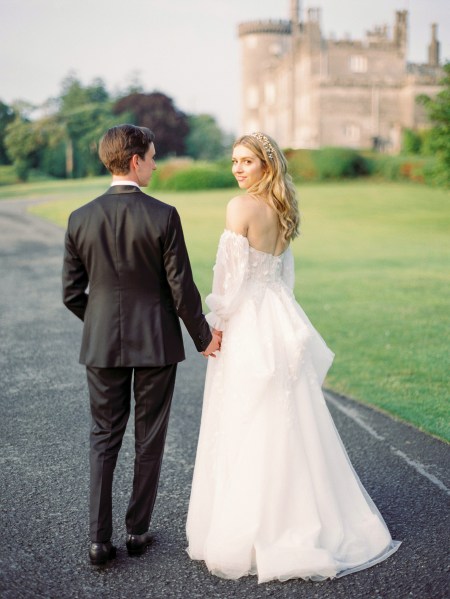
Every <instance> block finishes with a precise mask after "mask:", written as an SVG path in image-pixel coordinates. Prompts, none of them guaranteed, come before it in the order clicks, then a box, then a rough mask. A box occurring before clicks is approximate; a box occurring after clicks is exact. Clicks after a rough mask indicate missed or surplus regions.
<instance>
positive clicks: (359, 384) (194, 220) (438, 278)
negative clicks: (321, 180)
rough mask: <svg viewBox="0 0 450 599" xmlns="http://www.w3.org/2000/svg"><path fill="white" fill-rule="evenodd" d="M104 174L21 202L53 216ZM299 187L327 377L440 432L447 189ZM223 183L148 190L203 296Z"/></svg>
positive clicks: (219, 223)
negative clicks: (163, 206)
mask: <svg viewBox="0 0 450 599" xmlns="http://www.w3.org/2000/svg"><path fill="white" fill-rule="evenodd" d="M104 181H105V180H104V179H101V180H91V182H90V183H89V182H83V183H82V184H81V185H80V183H78V185H79V189H78V193H75V191H76V185H75V182H70V183H71V184H74V187H70V189H69V192H70V193H69V194H67V197H68V199H67V201H63V202H61V201H59V202H51V203H48V204H44V205H39V206H34V207H32V211H33V212H34V213H35V214H38V215H40V216H43V217H45V218H50V219H52V220H55V221H56V222H58V223H59V224H60V225H61V226H64V225H65V223H66V220H67V215H68V213H69V212H70V211H71V210H72V209H74V208H75V207H76V206H77V205H79V204H80V203H82V202H83V201H85V200H86V199H88V198H90V197H92V194H91V195H90V196H89V195H88V193H90V192H91V190H92V191H93V190H94V188H95V189H96V186H98V185H100V184H103V183H104ZM60 185H61V184H60ZM61 193H64V195H66V193H65V192H64V186H63V185H62V187H61ZM299 193H300V205H301V210H302V217H303V224H302V236H301V237H300V238H299V239H298V240H296V241H295V242H294V244H293V249H294V254H295V257H296V289H295V291H296V296H297V299H298V300H299V302H300V303H301V304H302V306H303V308H304V309H305V311H306V312H307V314H308V315H309V317H310V318H311V320H312V322H313V324H314V325H315V326H316V328H317V329H318V330H319V331H320V333H321V334H322V335H323V337H324V338H325V339H326V341H327V343H328V345H329V346H330V347H331V348H332V349H333V351H335V353H336V359H335V363H334V365H333V368H332V369H331V371H330V374H329V376H328V379H327V386H328V387H329V388H332V389H334V390H335V391H337V392H340V393H343V394H346V395H348V396H350V397H353V398H355V399H358V400H360V401H362V402H366V403H370V404H372V405H375V406H377V407H379V408H381V409H383V410H386V411H388V412H390V413H391V414H393V415H395V416H397V417H399V418H401V419H403V420H406V421H408V422H411V423H412V424H414V425H415V426H417V427H419V428H421V429H423V430H426V431H428V432H430V433H432V434H434V435H437V436H439V437H441V438H443V439H446V440H448V441H450V426H449V395H448V390H447V383H448V372H449V360H448V339H449V332H450V331H449V329H450V326H449V325H450V317H449V299H448V298H449V291H450V289H449V282H450V273H449V264H450V236H449V231H450V196H449V194H448V193H447V192H445V191H442V190H437V189H431V188H429V187H426V186H421V185H412V184H396V183H373V182H350V183H328V184H308V185H302V186H301V187H300V188H299ZM232 194H233V191H232V190H231V191H230V190H227V191H207V192H191V193H174V192H172V193H171V192H164V193H158V194H157V195H158V197H159V198H160V199H162V200H164V201H167V202H168V203H171V204H174V205H176V206H177V208H178V209H179V212H180V214H181V217H182V221H183V225H184V230H185V235H186V239H187V243H188V247H189V251H190V255H191V260H192V264H193V269H194V274H195V278H196V281H197V284H198V286H199V288H200V290H201V293H202V295H203V297H205V295H206V294H207V293H208V292H209V289H210V286H211V279H212V266H213V262H214V258H215V252H216V245H217V240H218V238H219V235H220V234H221V232H222V230H223V223H224V213H225V206H226V203H227V201H228V199H229V198H230V196H231V195H232ZM75 196H76V199H75Z"/></svg>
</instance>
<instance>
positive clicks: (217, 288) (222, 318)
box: [205, 230, 249, 331]
mask: <svg viewBox="0 0 450 599" xmlns="http://www.w3.org/2000/svg"><path fill="white" fill-rule="evenodd" d="M248 261H249V244H248V240H247V238H246V237H244V236H243V235H239V234H238V233H234V232H233V231H229V230H225V231H224V232H223V233H222V236H221V237H220V240H219V247H218V250H217V256H216V263H215V266H214V277H213V285H212V293H210V294H209V295H208V296H207V297H206V299H205V302H206V305H207V306H208V308H209V309H210V310H211V312H209V313H208V314H207V315H206V320H207V321H208V323H209V324H210V325H211V326H212V327H214V328H215V329H217V330H219V331H223V330H224V329H225V328H226V323H227V320H228V319H229V318H230V316H231V315H232V314H233V312H235V310H236V309H237V307H238V306H239V302H240V299H241V296H242V290H243V288H244V284H245V281H246V278H247V272H248Z"/></svg>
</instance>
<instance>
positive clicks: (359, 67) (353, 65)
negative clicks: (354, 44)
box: [350, 55, 367, 73]
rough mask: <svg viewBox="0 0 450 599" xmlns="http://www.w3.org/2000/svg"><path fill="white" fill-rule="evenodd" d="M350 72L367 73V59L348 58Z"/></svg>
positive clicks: (363, 57)
mask: <svg viewBox="0 0 450 599" xmlns="http://www.w3.org/2000/svg"><path fill="white" fill-rule="evenodd" d="M350 70H351V71H352V73H367V58H366V57H365V56H359V55H354V56H350Z"/></svg>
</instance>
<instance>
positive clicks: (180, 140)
mask: <svg viewBox="0 0 450 599" xmlns="http://www.w3.org/2000/svg"><path fill="white" fill-rule="evenodd" d="M113 112H114V114H120V113H129V114H130V115H132V122H133V123H134V124H135V125H139V126H141V127H148V128H149V129H151V130H152V131H153V132H154V134H155V138H156V139H155V146H156V152H157V155H158V156H159V157H161V158H163V157H165V156H169V155H176V156H179V155H182V154H184V151H185V144H184V142H185V138H186V135H187V134H188V132H189V123H188V119H187V116H186V115H185V114H184V113H183V112H181V110H178V108H176V107H175V105H174V103H173V100H172V98H169V97H168V96H166V95H165V94H162V93H161V92H153V93H151V94H143V93H132V94H129V95H128V96H125V97H124V98H121V99H120V100H118V101H117V102H116V103H115V104H114V106H113Z"/></svg>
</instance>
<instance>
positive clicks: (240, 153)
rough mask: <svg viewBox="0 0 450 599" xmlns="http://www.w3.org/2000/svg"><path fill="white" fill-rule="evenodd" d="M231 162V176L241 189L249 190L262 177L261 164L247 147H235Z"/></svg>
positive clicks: (262, 167) (262, 168)
mask: <svg viewBox="0 0 450 599" xmlns="http://www.w3.org/2000/svg"><path fill="white" fill-rule="evenodd" d="M231 162H232V163H233V167H232V172H233V175H234V176H235V177H236V181H237V182H238V185H239V187H240V188H241V189H249V188H250V187H252V185H254V184H255V183H258V181H260V180H261V179H262V177H263V175H264V166H263V163H262V162H261V160H260V159H259V158H258V156H256V154H254V153H253V152H252V151H251V150H250V149H249V148H247V146H243V145H238V146H236V147H235V148H234V150H233V157H232V159H231Z"/></svg>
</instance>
